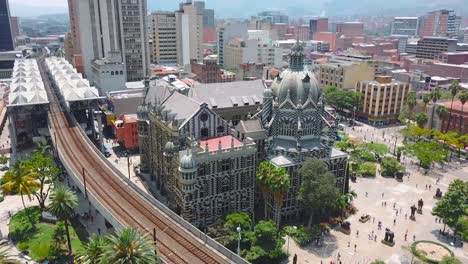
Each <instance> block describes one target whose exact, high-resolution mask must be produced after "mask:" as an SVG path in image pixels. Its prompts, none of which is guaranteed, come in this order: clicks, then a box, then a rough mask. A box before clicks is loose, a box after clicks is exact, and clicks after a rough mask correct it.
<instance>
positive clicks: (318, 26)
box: [309, 17, 328, 39]
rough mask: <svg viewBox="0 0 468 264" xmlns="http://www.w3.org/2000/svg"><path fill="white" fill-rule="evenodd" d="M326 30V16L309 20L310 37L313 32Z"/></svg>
mask: <svg viewBox="0 0 468 264" xmlns="http://www.w3.org/2000/svg"><path fill="white" fill-rule="evenodd" d="M327 31H328V18H326V17H320V18H314V19H311V20H309V34H310V39H312V37H313V36H314V33H315V32H327Z"/></svg>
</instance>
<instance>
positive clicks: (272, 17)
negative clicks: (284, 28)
mask: <svg viewBox="0 0 468 264" xmlns="http://www.w3.org/2000/svg"><path fill="white" fill-rule="evenodd" d="M258 16H259V17H260V18H265V19H268V20H269V21H270V22H271V23H272V24H277V23H284V24H288V23H289V18H288V16H287V15H284V14H282V13H281V12H279V11H264V12H260V13H258Z"/></svg>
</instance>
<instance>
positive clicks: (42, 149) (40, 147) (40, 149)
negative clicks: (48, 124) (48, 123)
mask: <svg viewBox="0 0 468 264" xmlns="http://www.w3.org/2000/svg"><path fill="white" fill-rule="evenodd" d="M50 149H51V147H50V145H49V144H47V143H42V142H37V143H36V148H35V149H34V150H33V153H34V154H37V153H39V154H42V155H44V156H48V155H49V154H50Z"/></svg>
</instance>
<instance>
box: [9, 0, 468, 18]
mask: <svg viewBox="0 0 468 264" xmlns="http://www.w3.org/2000/svg"><path fill="white" fill-rule="evenodd" d="M83 1H84V0H83ZM9 2H10V7H11V13H12V15H14V16H34V15H42V14H54V13H66V12H68V8H67V0H9ZM147 2H148V10H149V11H151V10H168V11H173V10H176V9H177V7H178V3H179V2H181V0H147ZM205 2H206V6H207V8H212V9H215V14H216V16H217V17H249V16H251V15H254V14H256V13H258V12H260V11H263V10H276V11H283V12H285V13H287V14H289V15H300V16H304V15H320V14H325V15H352V14H357V13H361V14H362V13H367V14H376V13H383V14H385V13H386V12H388V11H389V10H391V12H394V13H397V14H398V15H400V14H401V15H419V14H418V13H423V12H425V11H427V10H433V9H436V8H443V7H446V8H453V9H455V10H457V11H458V12H460V13H465V14H468V4H467V3H468V0H392V1H388V0H359V1H356V0H206V1H205ZM415 13H416V14H415Z"/></svg>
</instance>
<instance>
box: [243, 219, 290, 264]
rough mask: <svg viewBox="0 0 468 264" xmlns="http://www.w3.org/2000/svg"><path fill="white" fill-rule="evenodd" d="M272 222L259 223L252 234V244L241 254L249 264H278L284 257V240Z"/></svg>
mask: <svg viewBox="0 0 468 264" xmlns="http://www.w3.org/2000/svg"><path fill="white" fill-rule="evenodd" d="M280 233H281V232H279V231H278V229H277V227H276V225H275V223H274V222H273V221H271V220H270V221H260V222H258V224H257V225H256V226H255V227H254V230H253V232H252V244H251V247H250V249H249V250H245V251H244V252H243V253H244V255H245V259H246V260H247V261H249V262H251V263H258V264H260V263H278V262H279V261H280V259H281V258H283V257H285V256H286V255H285V253H284V251H283V249H282V247H283V245H284V242H285V241H284V239H283V238H281V236H280Z"/></svg>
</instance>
